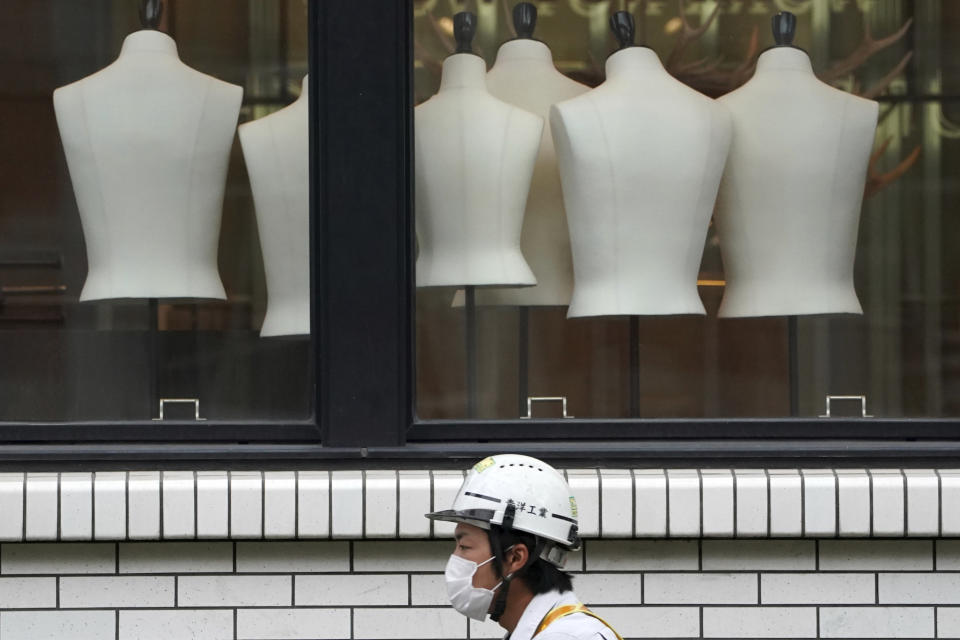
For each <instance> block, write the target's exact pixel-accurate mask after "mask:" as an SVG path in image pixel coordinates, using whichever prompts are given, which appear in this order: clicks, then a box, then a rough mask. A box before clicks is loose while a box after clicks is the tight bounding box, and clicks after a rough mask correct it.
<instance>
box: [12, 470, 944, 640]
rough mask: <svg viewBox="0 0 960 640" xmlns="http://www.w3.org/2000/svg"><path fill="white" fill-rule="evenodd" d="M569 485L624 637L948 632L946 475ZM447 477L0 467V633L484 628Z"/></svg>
mask: <svg viewBox="0 0 960 640" xmlns="http://www.w3.org/2000/svg"><path fill="white" fill-rule="evenodd" d="M567 476H568V478H569V479H570V481H571V483H572V485H573V491H574V493H575V494H576V495H577V497H578V500H579V502H580V506H581V515H582V518H583V525H584V526H583V530H584V533H585V537H586V538H587V540H586V542H585V544H584V547H583V549H582V551H580V552H577V553H574V554H571V557H570V560H569V563H568V569H569V570H570V571H571V572H573V573H574V577H575V586H576V589H577V591H578V593H579V594H580V596H581V597H582V598H583V600H584V601H585V602H586V603H587V604H590V605H591V606H592V607H593V608H594V610H595V611H597V612H598V613H599V614H600V615H602V616H604V617H606V618H607V619H608V620H610V622H612V623H613V624H614V625H615V626H616V627H617V628H618V629H619V630H620V631H621V633H622V634H623V635H624V637H625V638H627V639H632V638H681V639H691V640H692V639H698V640H699V639H703V638H723V639H734V638H960V540H957V539H946V538H938V536H939V535H954V536H955V535H960V515H957V514H958V512H960V510H958V509H956V508H955V506H954V505H956V504H960V472H957V471H952V470H951V471H942V470H941V471H933V470H898V469H891V470H831V469H804V470H797V469H793V470H761V469H754V470H750V469H747V470H732V469H717V470H698V469H679V470H663V469H659V470H658V469H645V470H640V469H604V470H596V469H576V470H567ZM460 478H462V473H461V472H459V471H443V472H440V471H434V472H429V471H407V470H402V471H394V470H382V471H379V470H378V471H333V472H330V471H300V472H282V471H269V472H259V471H235V472H226V471H218V472H206V471H201V472H193V471H186V472H184V471H178V472H165V473H163V474H160V473H156V472H129V473H128V472H106V473H103V472H96V473H71V474H56V473H31V474H0V540H3V541H4V542H3V543H2V544H0V640H18V639H20V638H22V639H25V640H26V639H29V640H45V639H51V640H53V639H56V640H60V639H63V640H67V639H70V640H88V639H90V640H98V639H100V638H103V639H108V638H109V639H111V640H188V639H199V640H286V639H315V638H331V639H343V640H390V639H396V640H405V639H408V638H428V639H430V638H433V639H437V640H453V639H459V638H471V639H481V638H502V636H503V630H502V629H501V628H500V627H499V626H498V625H496V624H495V623H491V622H490V621H486V622H483V623H477V622H468V621H467V620H466V619H465V618H463V616H461V615H459V614H457V613H456V612H455V611H453V610H452V609H451V608H450V607H449V606H448V605H447V602H446V595H445V589H444V585H443V569H444V565H445V563H446V559H447V556H448V554H449V553H450V551H451V549H452V546H453V545H452V540H450V539H449V533H450V527H446V528H443V527H440V528H436V529H434V528H431V526H430V525H429V523H428V522H427V521H426V520H425V519H424V518H423V517H422V513H423V512H425V511H428V510H430V509H431V508H433V507H436V506H439V505H441V504H445V501H448V500H449V499H450V497H451V496H452V493H453V492H454V491H456V488H457V486H458V485H459V481H460ZM24 499H26V503H24ZM410 514H413V515H410ZM414 516H415V517H414ZM444 537H447V539H437V538H444ZM883 537H887V539H883ZM274 538H280V539H279V540H276V539H274ZM25 539H26V540H29V541H30V542H21V541H23V540H25ZM67 539H71V540H72V539H76V540H77V541H76V542H67V541H66V540H67ZM40 540H42V541H44V542H39V541H40ZM156 540H165V541H156Z"/></svg>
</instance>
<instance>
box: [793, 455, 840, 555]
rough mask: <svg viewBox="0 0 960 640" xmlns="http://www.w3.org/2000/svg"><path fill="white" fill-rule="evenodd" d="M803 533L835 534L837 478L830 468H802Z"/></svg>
mask: <svg viewBox="0 0 960 640" xmlns="http://www.w3.org/2000/svg"><path fill="white" fill-rule="evenodd" d="M801 474H802V478H803V533H804V535H805V536H809V537H813V538H816V537H827V536H834V535H836V534H837V499H836V495H837V478H836V476H835V475H834V473H833V471H831V470H830V469H803V470H802V471H801Z"/></svg>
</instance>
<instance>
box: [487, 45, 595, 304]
mask: <svg viewBox="0 0 960 640" xmlns="http://www.w3.org/2000/svg"><path fill="white" fill-rule="evenodd" d="M487 88H488V89H489V90H490V95H492V96H493V97H495V98H499V99H500V100H503V101H504V102H508V103H510V104H512V105H514V106H517V107H520V108H521V109H524V110H525V111H529V112H530V113H534V114H536V115H538V116H541V117H542V118H544V119H545V121H546V119H547V118H549V116H550V107H551V106H553V105H554V104H556V103H557V102H561V101H563V100H568V99H570V98H574V97H576V96H578V95H580V94H582V93H585V92H587V91H589V90H590V88H589V87H587V86H586V85H583V84H580V83H579V82H574V81H573V80H571V79H569V78H567V77H566V76H565V75H563V74H562V73H560V72H559V71H557V68H556V67H555V66H554V64H553V55H552V54H551V53H550V49H549V47H547V45H545V44H544V43H542V42H539V41H537V40H529V39H522V40H511V41H509V42H506V43H504V44H503V45H502V46H501V47H500V49H499V51H498V52H497V60H496V62H495V63H494V65H493V67H492V68H491V69H490V72H489V73H487ZM520 247H521V249H522V251H523V256H524V258H526V260H527V263H528V264H529V265H530V268H531V269H533V273H534V275H535V276H536V278H537V284H536V286H534V287H525V288H514V289H485V290H483V291H479V292H478V293H477V302H478V303H480V304H505V305H564V306H565V305H568V304H570V296H571V294H572V293H573V259H572V258H571V255H570V233H569V231H568V230H567V214H566V212H565V211H564V208H563V192H562V191H561V188H560V173H559V171H558V169H557V155H556V152H555V151H554V147H553V137H552V135H551V133H550V126H549V122H547V124H546V126H545V128H544V132H543V135H542V136H541V139H540V150H539V152H538V154H537V162H536V165H535V167H534V170H533V179H532V180H531V183H530V195H529V197H528V198H527V208H526V213H525V214H524V217H523V233H522V236H521V239H520Z"/></svg>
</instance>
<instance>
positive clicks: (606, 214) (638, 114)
mask: <svg viewBox="0 0 960 640" xmlns="http://www.w3.org/2000/svg"><path fill="white" fill-rule="evenodd" d="M611 28H612V30H613V32H614V34H615V35H616V36H617V39H618V40H619V42H620V49H619V50H618V51H616V52H614V53H613V54H611V55H610V57H609V58H608V59H607V63H606V72H607V77H606V80H605V81H604V82H603V84H601V85H600V86H598V87H597V88H596V89H593V90H592V91H589V92H588V93H585V94H583V95H581V96H579V97H576V98H573V99H571V100H567V101H564V102H561V103H559V104H556V105H554V106H553V108H552V109H551V112H550V122H551V126H552V131H553V138H554V143H555V144H556V149H557V158H558V162H559V167H560V178H561V184H562V186H563V196H564V201H565V202H566V208H567V217H568V222H569V226H570V241H571V246H572V249H573V265H574V272H575V274H576V278H575V286H574V291H573V298H572V300H571V302H570V309H569V312H568V317H570V318H577V317H583V316H600V315H673V314H704V313H705V309H704V306H703V302H702V301H701V300H700V295H699V292H698V290H697V275H698V272H699V269H700V261H701V258H702V255H703V247H704V243H705V241H706V236H707V228H708V226H709V222H710V216H711V214H712V213H713V205H714V201H715V197H716V193H717V187H718V186H719V183H720V177H721V175H722V173H723V166H724V162H725V160H726V157H727V150H728V148H729V144H730V134H731V125H730V117H729V114H727V112H726V109H724V107H723V106H722V105H720V104H718V103H717V102H716V101H714V100H711V99H710V98H708V97H706V96H704V95H702V94H700V93H697V92H696V91H694V90H693V89H691V88H689V87H687V86H686V85H684V84H683V83H681V82H680V81H678V80H677V79H675V78H674V77H672V76H671V75H670V74H669V73H667V71H666V70H665V69H664V68H663V65H662V64H661V62H660V60H659V58H657V55H656V53H655V52H654V51H653V50H652V49H649V48H647V47H642V46H637V45H635V44H634V43H633V41H634V24H633V17H632V16H631V15H630V14H629V13H627V12H625V11H620V12H617V13H616V14H614V15H613V16H612V17H611Z"/></svg>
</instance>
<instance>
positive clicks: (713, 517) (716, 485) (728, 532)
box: [701, 469, 734, 537]
mask: <svg viewBox="0 0 960 640" xmlns="http://www.w3.org/2000/svg"><path fill="white" fill-rule="evenodd" d="M733 478H734V474H733V472H732V471H730V470H729V469H704V470H703V471H702V472H701V481H702V482H703V535H704V536H708V537H709V536H715V537H720V536H725V537H729V536H732V535H733V533H734V510H733Z"/></svg>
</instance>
